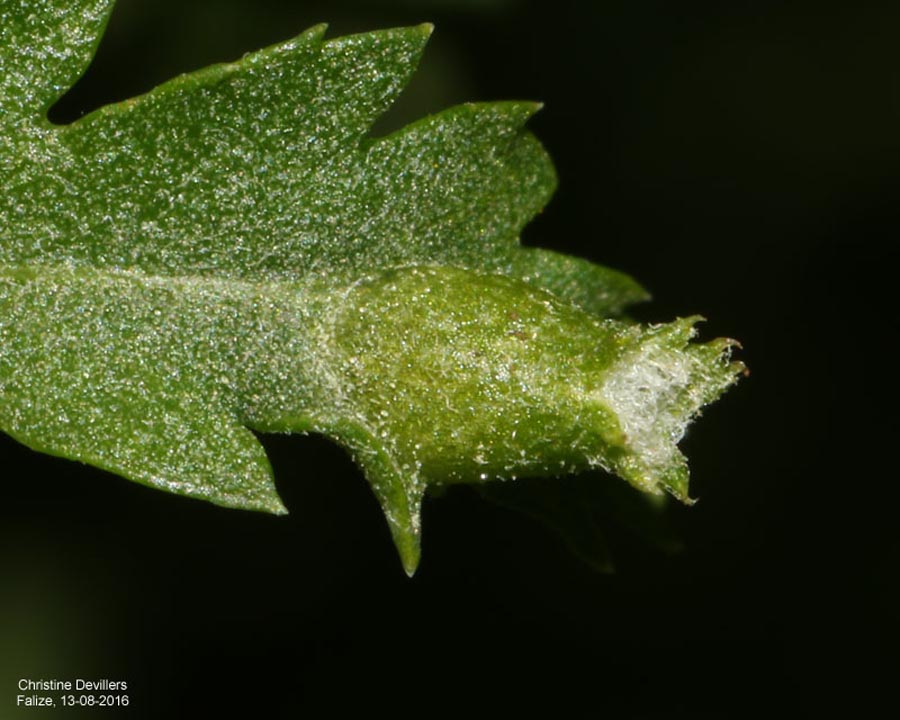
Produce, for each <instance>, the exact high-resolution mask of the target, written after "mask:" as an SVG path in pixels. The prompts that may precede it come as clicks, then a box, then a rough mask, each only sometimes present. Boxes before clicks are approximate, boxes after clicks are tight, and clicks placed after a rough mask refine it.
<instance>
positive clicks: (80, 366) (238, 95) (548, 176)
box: [0, 0, 741, 573]
mask: <svg viewBox="0 0 900 720" xmlns="http://www.w3.org/2000/svg"><path fill="white" fill-rule="evenodd" d="M111 8H112V2H109V1H100V0H78V1H76V2H67V3H62V2H58V1H57V0H40V1H38V2H34V1H33V0H32V1H29V2H26V0H2V2H0V21H2V22H0V32H2V36H0V38H2V44H0V83H2V85H0V89H2V94H0V177H2V178H3V188H2V195H0V428H2V429H3V430H4V431H5V432H7V433H9V434H10V435H12V436H14V437H16V438H18V439H19V440H20V441H21V442H23V443H25V444H26V445H28V446H29V447H32V448H35V449H37V450H40V451H43V452H48V453H52V454H56V455H60V456H63V457H67V458H73V459H77V460H81V461H83V462H86V463H90V464H92V465H96V466H98V467H102V468H105V469H108V470H111V471H113V472H115V473H118V474H120V475H122V476H124V477H127V478H130V479H132V480H136V481H138V482H142V483H145V484H148V485H152V486H155V487H159V488H162V489H166V490H170V491H172V492H177V493H181V494H185V495H190V496H194V497H200V498H204V499H207V500H209V501H212V502H214V503H217V504H220V505H225V506H229V507H241V508H248V509H257V510H267V511H271V512H283V511H284V508H283V506H282V504H281V501H280V500H279V498H278V495H277V493H276V491H275V488H274V485H273V482H272V473H271V469H270V467H269V464H268V461H267V459H266V457H265V454H264V452H263V450H262V448H261V446H260V445H259V443H258V442H257V441H256V439H255V438H254V436H253V434H252V433H251V432H250V430H251V429H252V430H257V431H270V432H318V433H324V434H326V435H328V436H330V437H332V438H333V439H335V440H336V441H337V442H339V443H341V444H342V445H344V446H345V447H347V448H348V449H349V450H350V451H351V452H352V453H353V455H354V457H355V458H356V460H357V462H358V463H359V464H360V466H361V467H362V468H363V470H364V471H365V474H366V476H367V478H368V480H369V482H370V483H371V485H372V488H373V490H374V491H375V494H376V495H377V496H378V498H379V500H380V501H381V503H382V506H383V507H384V510H385V514H386V516H387V519H388V523H389V525H390V527H391V530H392V532H393V535H394V540H395V542H396V544H397V547H398V549H399V551H400V554H401V557H402V560H403V563H404V566H405V568H406V569H407V571H408V572H409V573H412V572H413V571H414V569H415V567H416V565H417V563H418V558H419V538H420V526H419V508H420V504H421V500H422V497H423V495H424V493H425V492H426V491H427V489H428V487H433V486H435V485H439V484H446V483H457V482H480V481H484V480H488V479H493V478H512V477H521V476H536V475H558V474H563V473H569V472H575V471H578V470H580V469H584V468H590V467H602V468H605V469H608V470H610V471H612V472H615V473H617V474H619V475H620V476H621V477H623V478H625V479H626V480H628V481H629V482H631V483H632V484H634V485H636V486H638V487H640V488H642V489H644V490H647V491H649V492H654V493H658V492H661V491H662V490H668V491H669V492H671V493H672V494H674V495H676V496H677V497H679V498H682V499H687V497H688V495H687V467H686V464H685V461H684V458H683V457H682V456H681V454H680V453H679V452H678V450H677V447H676V443H677V441H678V440H679V439H680V437H681V435H682V434H683V432H684V428H685V426H686V424H687V423H688V421H689V420H690V419H691V418H692V417H693V416H694V415H696V414H697V412H698V411H699V409H700V408H701V407H702V405H704V404H705V403H707V402H709V401H711V400H712V399H714V398H715V397H716V396H718V394H719V393H721V392H722V390H724V389H725V388H726V387H727V386H728V385H730V384H731V383H732V382H734V380H735V378H736V377H737V374H738V373H739V371H740V370H741V366H740V365H739V364H737V363H732V362H730V361H729V359H728V355H729V348H730V344H731V343H730V341H725V340H719V341H714V342H713V343H709V344H707V345H696V344H691V343H689V340H690V338H691V336H692V334H693V329H692V328H693V324H694V322H695V319H687V320H679V321H677V322H675V323H673V324H671V325H666V326H653V327H648V328H641V327H639V326H637V325H634V324H632V323H630V322H624V321H621V320H616V319H615V317H616V316H618V315H620V314H621V312H622V311H623V309H624V308H625V307H626V306H627V305H628V304H630V303H632V302H636V301H639V300H643V299H645V297H646V293H645V292H644V291H643V290H642V289H641V288H640V287H639V286H638V285H637V284H636V283H635V282H634V281H633V280H631V279H630V278H628V277H627V276H624V275H622V274H621V273H617V272H615V271H612V270H608V269H605V268H601V267H599V266H596V265H593V264H591V263H588V262H586V261H583V260H578V259H575V258H570V257H567V256H564V255H560V254H557V253H553V252H549V251H545V250H540V249H531V248H529V249H524V248H521V247H520V246H519V243H518V236H519V232H520V231H521V229H522V227H523V226H524V225H525V224H526V223H527V222H528V220H529V219H530V218H531V217H533V216H534V214H535V213H537V212H539V211H540V210H541V209H542V208H543V206H544V204H545V203H546V202H547V201H548V200H549V198H550V195H551V194H552V192H553V190H554V187H555V182H556V179H555V174H554V171H553V167H552V164H551V162H550V160H549V158H548V157H547V155H546V153H545V152H544V150H543V148H542V147H541V146H540V144H539V143H538V141H537V140H536V139H535V138H534V137H533V136H532V135H531V134H530V133H529V132H528V131H527V130H525V129H524V124H525V122H526V121H527V120H528V118H529V117H530V116H531V115H532V114H533V113H534V111H535V110H536V109H537V106H536V105H534V104H533V103H524V102H504V103H487V104H469V105H462V106H458V107H454V108H450V109H448V110H446V111H444V112H441V113H439V114H437V115H433V116H430V117H427V118H424V119H422V120H420V121H418V122H416V123H413V124H412V125H409V126H407V127H405V128H403V129H401V130H399V131H397V132H395V133H392V134H391V135H389V136H387V137H383V138H373V137H371V136H370V135H369V129H370V127H371V126H372V124H373V122H374V121H375V120H376V119H377V118H378V117H379V116H380V115H381V114H382V113H383V112H384V111H385V110H386V109H387V108H388V107H389V106H390V104H391V103H392V102H393V101H394V99H395V98H396V97H397V95H398V94H399V92H400V91H401V90H402V88H403V87H404V85H405V84H406V83H407V82H408V80H409V78H410V76H411V74H412V73H413V71H414V69H415V66H416V62H417V60H418V58H419V55H420V54H421V52H422V50H423V48H424V45H425V42H426V40H427V38H428V35H429V34H430V32H431V28H430V26H419V27H413V28H401V29H395V30H386V31H380V32H372V33H366V34H363V35H355V36H350V37H345V38H339V39H337V40H330V41H324V40H323V32H324V28H323V27H316V28H312V29H311V30H308V31H307V32H305V33H303V34H302V35H300V36H298V37H297V38H295V39H294V40H291V41H288V42H286V43H283V44H281V45H277V46H275V47H272V48H269V49H266V50H263V51H261V52H258V53H255V54H252V55H248V56H246V57H245V58H243V59H242V60H241V61H240V62H237V63H234V64H227V65H218V66H215V67H211V68H208V69H206V70H202V71H200V72H197V73H193V74H191V75H186V76H182V77H179V78H177V79H175V80H172V81H171V82H169V83H166V84H165V85H163V86H161V87H159V88H157V89H155V90H153V91H151V92H150V93H148V94H146V95H143V96H141V97H138V98H135V99H133V100H129V101H126V102H123V103H120V104H117V105H112V106H109V107H105V108H101V109H100V110H98V111H96V112H94V113H92V114H90V115H88V116H86V117H85V118H83V119H81V120H79V121H78V122H75V123H73V124H71V125H68V126H63V127H58V126H53V125H51V124H50V123H49V122H48V121H47V119H46V111H47V109H48V108H49V106H50V105H51V104H52V103H53V102H54V101H55V100H56V99H58V98H59V96H60V95H61V94H62V92H64V91H65V89H66V86H67V85H69V84H71V83H72V82H74V80H75V79H76V78H77V77H78V75H79V74H80V73H81V72H83V71H84V69H85V67H86V65H87V62H88V61H89V59H90V57H91V55H92V53H93V51H94V49H95V47H96V44H97V42H98V39H99V37H100V34H101V33H102V31H103V27H104V25H105V22H106V18H107V16H108V14H109V12H110V11H111ZM248 428H249V429H248Z"/></svg>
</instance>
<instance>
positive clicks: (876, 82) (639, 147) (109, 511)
mask: <svg viewBox="0 0 900 720" xmlns="http://www.w3.org/2000/svg"><path fill="white" fill-rule="evenodd" d="M322 20H329V21H331V22H332V30H331V31H330V35H331V36H332V37H334V36H337V35H339V34H343V33H345V32H356V31H364V30H370V29H375V28H380V27H389V26H393V25H405V24H412V23H417V22H421V21H424V20H431V21H433V22H435V24H436V26H437V29H436V32H435V35H434V38H433V40H432V43H431V45H430V47H429V50H428V51H427V52H426V56H425V58H424V60H423V63H422V67H421V70H420V73H419V75H418V77H417V78H416V80H415V81H414V82H413V83H412V85H411V87H410V88H409V91H408V93H407V94H406V95H405V96H404V98H403V99H402V100H401V101H400V103H398V106H397V107H396V108H395V109H394V110H393V111H392V112H391V114H390V115H389V116H388V117H386V118H385V119H384V120H383V121H382V123H381V124H380V125H379V131H384V130H387V129H390V128H391V127H394V126H398V125H400V124H402V123H403V122H406V121H408V120H409V119H412V118H414V117H417V116H419V115H421V114H423V113H427V112H432V111H437V110H439V109H441V108H442V107H445V106H447V105H449V104H452V103H455V102H460V101H465V100H489V99H505V98H526V99H536V100H541V101H543V102H545V103H546V106H545V108H544V110H543V111H542V112H541V113H540V114H539V115H538V116H537V117H536V118H535V119H534V120H533V121H532V124H531V127H532V129H533V130H534V131H535V132H536V134H537V135H538V136H539V137H540V138H541V140H542V141H543V142H544V144H545V145H546V147H547V148H548V150H549V152H550V153H551V155H552V156H553V158H554V160H555V162H556V165H557V169H558V172H559V175H560V188H559V191H558V193H557V195H556V197H555V199H554V200H553V202H552V203H551V204H550V205H549V206H548V208H547V209H546V211H545V212H544V213H543V214H542V215H541V216H540V217H538V218H537V219H536V220H535V221H534V222H533V223H532V224H531V225H530V226H529V228H528V229H527V230H526V232H525V235H524V238H523V241H524V242H525V243H526V244H534V245H542V246H545V247H552V248H555V249H559V250H564V251H568V252H572V253H575V254H579V255H582V256H584V257H588V258H590V259H592V260H594V261H597V262H601V263H604V264H607V265H610V266H613V267H617V268H619V269H622V270H625V271H627V272H629V273H631V274H632V275H634V276H635V277H636V278H637V279H639V280H640V281H641V282H642V283H643V284H645V285H646V286H647V287H648V288H650V289H651V290H652V291H653V294H654V301H653V302H652V303H651V304H648V305H646V306H644V307H641V308H640V309H639V310H638V311H637V315H638V316H639V317H641V318H642V319H644V320H650V321H663V320H668V319H671V318H673V317H674V316H677V315H687V314H692V313H696V312H699V313H702V314H704V315H705V316H707V317H708V318H709V321H708V323H706V324H705V325H704V330H703V333H704V337H707V338H711V337H715V336H717V335H727V336H731V337H736V338H738V339H740V340H741V342H742V343H743V345H744V348H745V349H744V350H743V351H742V352H741V354H740V357H741V359H743V360H744V361H745V362H746V363H747V364H748V365H749V366H750V368H751V371H752V375H751V376H750V377H749V378H748V379H746V380H744V381H743V382H742V383H741V384H740V385H739V386H738V387H737V388H736V389H734V390H732V391H731V392H729V393H728V394H727V396H726V397H725V398H724V399H723V400H722V401H720V402H719V403H718V404H716V405H715V406H713V407H712V408H710V409H709V410H708V411H707V412H706V413H705V415H704V417H703V418H702V419H701V420H700V421H698V423H697V425H696V426H695V427H694V428H692V430H691V433H690V434H689V436H688V437H687V438H686V440H685V442H684V443H683V447H684V449H685V451H686V453H687V455H688V457H689V458H690V459H691V465H692V470H693V485H692V489H693V494H694V495H697V496H699V497H700V498H701V501H700V502H699V503H698V504H697V505H696V506H695V507H692V508H684V507H675V506H670V507H669V508H668V509H667V511H666V518H665V519H666V521H667V522H668V523H669V525H670V526H671V527H672V528H674V532H675V533H676V535H677V536H678V537H680V539H681V545H682V550H681V552H678V553H674V554H673V553H664V552H660V551H658V550H657V549H655V548H654V547H652V546H648V545H646V544H644V543H642V542H641V541H640V540H638V539H637V538H635V537H633V536H630V535H628V534H627V533H622V532H618V531H617V530H616V529H615V528H614V527H609V528H600V530H601V531H603V532H604V533H605V534H606V535H607V536H608V538H609V541H610V545H611V546H612V547H613V551H614V555H615V561H616V567H617V572H616V573H615V574H604V573H599V572H597V571H596V570H594V569H592V568H591V567H590V566H589V565H587V564H585V563H584V562H583V561H582V560H581V559H579V558H578V557H576V556H575V555H573V554H572V553H571V552H570V550H569V549H568V548H567V546H566V545H565V544H564V543H563V542H562V541H561V540H560V538H559V536H558V535H556V534H554V533H553V532H551V531H549V530H548V529H546V527H545V526H543V525H541V524H540V523H536V522H534V521H533V520H531V519H529V518H527V517H525V516H523V515H520V514H517V513H515V512H512V511H510V510H509V509H505V508H504V507H501V506H498V505H496V504H492V503H489V502H486V501H485V500H484V499H482V498H481V497H480V496H479V495H478V494H477V493H475V492H474V491H472V490H470V489H468V488H460V489H458V490H454V491H453V492H449V493H447V494H446V495H445V496H443V497H440V498H434V499H431V500H429V502H428V503H427V504H426V506H425V511H424V526H425V535H424V559H423V563H422V566H421V568H420V571H419V573H418V574H417V575H416V577H415V578H414V579H412V580H409V579H407V578H406V576H405V575H404V574H403V572H402V570H401V568H400V565H399V562H398V560H397V558H396V555H395V552H394V549H393V547H392V544H391V542H390V538H389V535H388V531H387V527H386V525H385V523H384V521H383V519H382V517H381V514H380V510H379V508H378V506H377V503H376V502H375V500H374V498H373V497H372V496H371V494H370V492H369V490H368V488H367V486H366V485H365V482H364V480H363V478H362V476H361V474H360V473H359V472H358V471H357V470H356V469H355V468H354V466H353V465H352V463H351V462H350V461H349V459H348V458H347V456H346V455H345V453H344V452H343V451H341V450H340V449H338V448H336V447H334V446H332V445H331V444H329V443H328V442H326V441H324V440H321V439H316V438H311V437H307V438H302V437H264V438H263V441H264V443H265V445H266V447H267V449H268V450H269V452H270V455H271V457H272V460H273V464H274V467H275V472H276V478H277V483H278V487H279V491H280V492H281V493H282V495H283V497H284V500H285V502H286V504H287V506H288V508H289V509H290V511H291V515H290V516H288V517H287V518H276V517H267V516H263V515H256V514H251V513H242V512H236V511H227V510H222V509H219V508H215V507H212V506H207V505H204V504H202V503H200V502H194V501H190V500H186V499H182V498H177V497H173V496H169V495H166V494H163V493H160V492H155V491H151V490H149V489H146V488H143V487H140V486H137V485H135V484H131V483H128V482H126V481H124V480H121V479H118V478H115V477H113V476H111V475H107V474H104V473H102V472H100V471H96V470H93V469H89V468H85V467H82V466H79V465H78V464H76V463H71V462H67V461H63V460H57V459H53V458H49V457H46V456H41V455H37V454H35V453H32V452H30V451H28V450H26V449H24V448H23V447H21V446H18V445H17V444H16V443H15V442H13V441H12V440H10V439H8V438H6V437H5V436H4V437H3V438H0V457H2V462H3V463H4V465H5V466H6V470H5V471H4V482H3V483H2V486H0V492H2V501H0V503H2V504H0V578H2V580H0V582H2V585H0V633H2V637H0V682H2V688H0V717H6V714H7V710H4V709H3V708H7V709H9V708H11V704H12V701H13V697H14V694H15V690H14V684H15V678H18V677H21V676H30V677H77V676H81V677H93V678H100V677H107V678H110V679H124V680H127V681H128V682H129V685H130V686H131V692H130V695H131V698H132V703H133V707H132V709H131V712H130V716H133V717H141V718H163V717H166V718H192V717H195V716H201V714H202V716H205V715H207V714H210V715H212V713H214V712H219V711H236V712H238V713H259V717H277V718H282V717H284V718H287V717H301V716H303V714H304V712H311V713H313V712H314V713H315V714H314V715H312V716H322V713H324V712H326V711H327V712H328V713H331V714H334V713H338V712H342V711H356V712H374V711H376V710H386V711H392V710H396V711H398V712H403V713H404V714H405V713H407V712H408V713H412V712H416V713H419V714H422V715H423V716H429V715H431V714H432V713H434V712H437V711H445V710H447V709H451V710H458V711H462V712H466V713H473V714H476V715H478V714H481V713H484V712H488V711H491V710H494V711H500V710H502V711H504V712H515V711H519V710H522V709H530V710H537V711H548V712H550V711H552V712H554V714H555V715H554V716H562V717H582V716H588V715H589V716H591V717H597V716H608V717H615V718H651V717H652V718H656V717H659V718H667V717H707V716H708V717H744V716H758V715H759V714H760V713H766V714H769V713H773V714H774V713H780V712H783V711H787V712H791V713H793V714H795V715H796V716H798V717H804V716H812V715H813V714H816V713H818V712H819V711H821V710H823V709H825V708H829V709H835V708H846V709H847V710H852V711H854V712H856V713H860V712H863V708H865V707H867V706H874V705H875V703H876V701H877V700H879V699H880V698H882V697H883V696H885V697H887V698H888V699H889V696H888V695H886V691H888V690H889V689H890V687H891V685H892V684H895V683H896V677H897V671H898V669H900V668H898V667H897V663H896V653H897V651H896V647H897V644H898V640H900V622H898V609H897V608H898V601H900V583H898V563H900V540H898V534H897V531H896V527H897V525H896V520H895V514H896V512H897V509H898V507H900V505H898V504H897V491H896V487H895V486H896V484H897V472H896V470H895V469H894V467H895V463H894V461H893V456H892V452H894V451H895V450H896V449H897V442H896V440H895V438H894V429H895V427H896V421H893V420H891V417H892V413H893V411H894V408H895V400H894V397H893V396H894V393H893V392H892V390H893V386H894V384H895V382H896V376H897V373H896V370H895V367H894V366H895V355H896V351H895V350H894V349H893V347H892V344H893V340H894V338H895V336H896V330H897V322H896V315H895V314H894V313H893V312H891V311H890V306H889V298H890V297H892V295H893V293H892V292H891V286H892V284H895V281H894V271H893V264H892V263H889V262H888V259H889V258H890V257H892V245H893V243H894V241H895V237H896V230H897V227H898V223H897V219H898V218H897V215H898V207H897V202H896V199H895V198H896V193H895V186H896V180H895V178H896V177H897V175H898V171H900V128H898V119H900V44H898V41H897V35H898V28H900V5H897V4H896V3H892V2H881V3H866V2H854V3H850V2H765V1H759V0H757V1H756V2H728V3H722V2H712V1H710V2H690V1H686V0H685V1H682V2H665V1H663V0H655V1H653V0H647V1H644V2H635V1H632V2H626V1H618V2H602V3H585V2H581V3H577V2H572V1H570V0H557V1H556V2H553V3H549V2H543V3H536V2H532V3H529V2H524V1H521V2H517V1H516V0H493V1H491V2H477V1H476V0H469V1H468V2H466V1H465V0H443V1H441V0H430V1H428V2H424V1H423V2H413V1H412V0H409V2H405V3H404V2H396V1H395V2H388V1H387V0H382V1H381V2H376V1H372V2H365V3H363V2H356V3H353V2H331V3H287V2H275V1H274V0H256V1H255V2H252V3H251V2H249V1H247V0H243V1H238V0H232V2H213V1H212V0H191V1H190V2H187V1H182V2H178V3H175V2H173V1H168V0H166V1H163V0H154V1H150V0H121V1H120V3H119V7H118V8H117V10H116V14H115V16H114V18H113V21H112V23H111V26H110V29H109V33H108V35H107V37H106V38H105V40H104V42H103V44H102V46H101V49H100V52H99V54H98V57H97V60H96V62H95V64H94V65H93V66H92V68H91V69H90V71H89V72H88V74H87V75H86V76H85V78H84V79H83V80H82V81H81V82H80V83H79V84H78V85H77V86H76V88H75V90H74V91H73V92H72V93H70V95H69V96H67V97H66V98H64V99H63V101H61V102H60V103H59V105H58V106H57V107H56V108H55V109H54V111H53V115H52V116H53V117H54V119H55V120H57V121H58V122H66V121H70V120H72V119H74V118H76V117H78V116H79V115H81V114H83V113H84V112H85V111H88V110H91V109H93V108H95V107H97V106H99V105H101V104H104V103H107V102H112V101H117V100H121V99H124V98H126V97H129V96H131V95H134V94H137V93H140V92H143V91H146V90H148V89H150V88H151V87H153V86H154V85H155V84H157V83H159V82H161V81H163V80H165V79H167V78H168V77H171V76H173V75H175V74H177V73H180V72H186V71H189V70H192V69H196V68H198V67H200V66H203V65H206V64H209V63H211V62H218V61H224V60H232V59H234V58H236V57H239V56H240V55H242V54H243V53H244V52H247V51H249V50H253V49H257V48H258V47H262V46H264V45H267V44H271V43H273V42H277V41H279V40H283V39H286V38H287V37H288V36H290V35H293V34H296V33H298V32H299V31H301V30H302V29H304V28H305V27H308V26H309V25H312V24H314V23H316V22H319V21H322ZM596 481H597V482H598V483H604V482H613V481H611V480H606V479H603V478H600V477H597V478H596ZM547 482H561V483H567V482H575V481H570V480H560V481H547ZM9 713H10V714H11V716H14V715H13V710H9ZM38 713H39V711H34V714H33V715H32V714H27V715H22V717H32V716H34V717H38ZM863 714H865V713H864V712H863ZM60 715H63V713H60ZM107 715H108V716H112V713H110V712H108V711H107V712H105V713H103V715H102V716H107ZM40 716H41V717H47V716H49V713H47V712H45V713H41V714H40ZM68 716H70V717H82V716H84V717H95V716H101V714H100V712H99V711H95V712H94V713H88V714H79V713H76V712H74V711H73V712H72V713H70V714H69V715H68Z"/></svg>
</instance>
